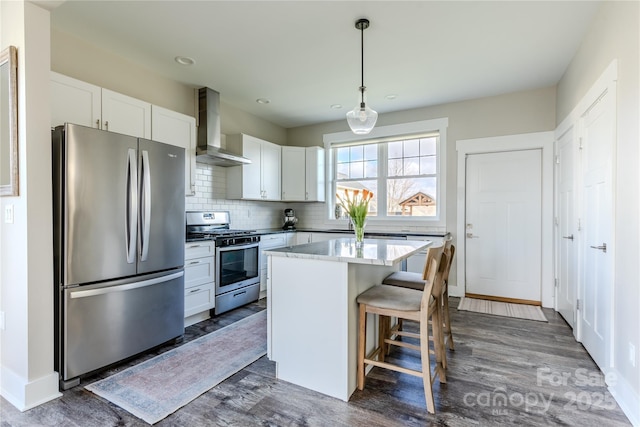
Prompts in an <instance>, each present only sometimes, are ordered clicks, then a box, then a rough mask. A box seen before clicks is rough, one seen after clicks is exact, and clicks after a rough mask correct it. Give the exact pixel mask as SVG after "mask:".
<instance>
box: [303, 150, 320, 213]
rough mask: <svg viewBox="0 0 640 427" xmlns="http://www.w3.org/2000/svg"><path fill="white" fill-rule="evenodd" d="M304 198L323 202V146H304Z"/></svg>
mask: <svg viewBox="0 0 640 427" xmlns="http://www.w3.org/2000/svg"><path fill="white" fill-rule="evenodd" d="M305 154H306V159H305V166H306V170H305V186H306V191H305V200H307V201H310V202H324V192H325V188H324V186H325V181H324V148H320V147H306V148H305Z"/></svg>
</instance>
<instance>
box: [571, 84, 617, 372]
mask: <svg viewBox="0 0 640 427" xmlns="http://www.w3.org/2000/svg"><path fill="white" fill-rule="evenodd" d="M579 123H580V130H581V134H580V135H581V136H580V160H581V179H582V182H581V196H582V197H581V221H580V222H581V230H580V237H581V238H580V254H581V263H580V272H581V274H580V293H579V294H580V305H579V307H578V319H579V320H578V322H579V336H578V339H579V340H580V341H582V344H583V345H584V347H585V348H586V349H587V351H588V352H589V354H590V355H591V357H592V358H593V360H594V361H595V362H596V363H597V364H598V366H599V367H600V368H601V369H603V370H604V369H607V368H609V367H610V364H611V361H612V357H611V354H610V353H611V349H612V345H611V337H612V336H613V330H612V328H613V305H612V304H613V260H614V253H613V250H614V245H613V198H612V194H613V151H614V143H615V137H616V136H615V132H616V128H615V83H611V85H610V86H609V87H608V88H607V89H605V90H604V92H603V93H602V94H600V96H598V98H597V99H596V101H595V102H594V103H593V104H592V105H591V106H589V108H587V109H586V111H585V112H584V113H583V114H582V116H581V118H580V120H579Z"/></svg>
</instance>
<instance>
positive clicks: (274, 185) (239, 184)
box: [227, 134, 282, 200]
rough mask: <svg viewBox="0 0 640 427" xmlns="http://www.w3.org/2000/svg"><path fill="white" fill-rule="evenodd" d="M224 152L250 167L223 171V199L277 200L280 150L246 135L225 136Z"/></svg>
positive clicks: (278, 198) (279, 179) (266, 142)
mask: <svg viewBox="0 0 640 427" xmlns="http://www.w3.org/2000/svg"><path fill="white" fill-rule="evenodd" d="M227 150H229V151H234V152H236V153H238V154H241V155H242V156H244V157H246V158H248V159H249V160H251V164H247V165H242V166H232V167H229V168H227V198H229V199H248V200H280V192H281V178H280V169H281V162H282V160H281V147H280V146H279V145H277V144H273V143H271V142H268V141H264V140H262V139H259V138H255V137H253V136H250V135H245V134H237V135H228V136H227Z"/></svg>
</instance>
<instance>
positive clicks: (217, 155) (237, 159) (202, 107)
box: [196, 87, 251, 166]
mask: <svg viewBox="0 0 640 427" xmlns="http://www.w3.org/2000/svg"><path fill="white" fill-rule="evenodd" d="M198 120H199V121H200V125H199V126H198V147H197V149H196V161H197V162H200V163H207V164H209V165H216V166H239V165H246V164H249V163H251V160H249V159H247V158H246V157H242V156H239V155H237V154H235V153H231V152H229V151H227V150H225V149H223V148H221V147H220V94H219V93H218V92H216V91H215V90H213V89H209V88H208V87H203V88H200V89H199V90H198Z"/></svg>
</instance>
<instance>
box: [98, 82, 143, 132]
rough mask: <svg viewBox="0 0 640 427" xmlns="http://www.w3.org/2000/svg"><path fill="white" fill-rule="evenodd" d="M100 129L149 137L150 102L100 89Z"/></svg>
mask: <svg viewBox="0 0 640 427" xmlns="http://www.w3.org/2000/svg"><path fill="white" fill-rule="evenodd" d="M102 122H103V125H102V129H104V130H108V131H111V132H118V133H122V134H125V135H131V136H136V137H138V138H147V139H149V138H151V104H149V103H148V102H143V101H141V100H139V99H135V98H131V97H130V96H126V95H122V94H121V93H117V92H113V91H110V90H108V89H102Z"/></svg>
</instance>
